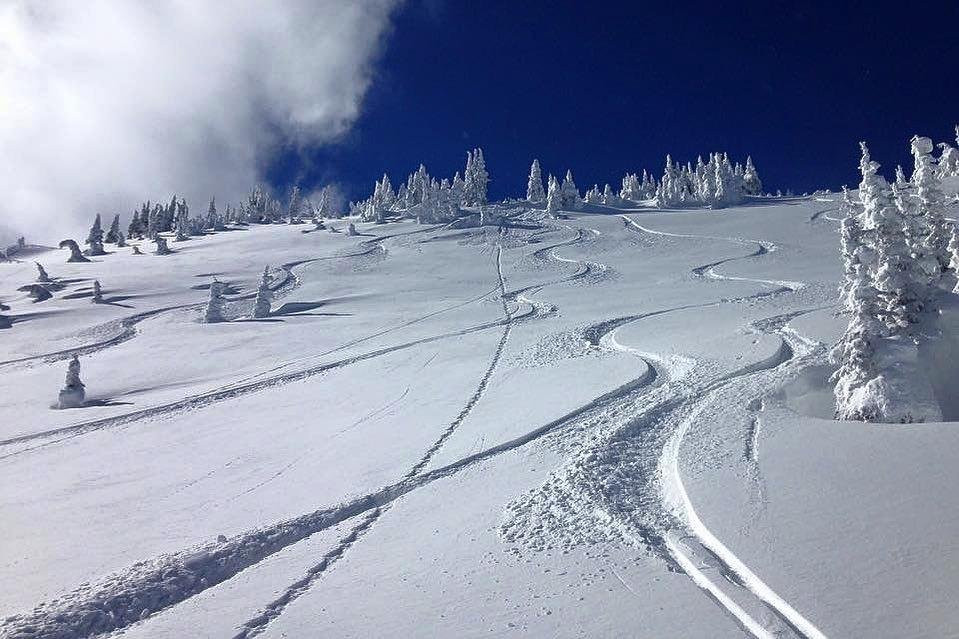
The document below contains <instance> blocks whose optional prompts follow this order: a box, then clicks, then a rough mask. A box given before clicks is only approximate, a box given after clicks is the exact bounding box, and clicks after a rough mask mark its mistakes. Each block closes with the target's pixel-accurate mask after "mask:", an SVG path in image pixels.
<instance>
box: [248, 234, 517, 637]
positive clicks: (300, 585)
mask: <svg viewBox="0 0 959 639" xmlns="http://www.w3.org/2000/svg"><path fill="white" fill-rule="evenodd" d="M502 256H503V249H502V246H498V247H497V249H496V273H497V278H498V280H499V290H500V301H501V303H502V306H503V318H504V321H505V324H504V328H503V334H502V336H501V337H500V339H499V342H498V343H497V345H496V349H495V351H494V352H493V357H492V359H491V360H490V363H489V366H488V367H487V369H486V371H485V372H484V374H483V376H482V378H481V379H480V382H479V385H478V386H477V388H476V391H475V392H474V393H473V395H471V396H470V398H469V399H468V400H467V402H466V405H465V406H464V407H463V410H462V411H460V413H459V414H458V415H457V416H456V418H455V419H454V420H453V421H452V422H451V423H450V425H449V426H448V427H447V428H446V429H445V430H444V431H443V432H442V433H441V434H440V436H439V437H438V438H437V440H436V441H435V442H434V443H433V445H432V446H430V447H429V448H428V449H427V450H426V453H424V455H423V456H422V457H421V458H420V459H419V460H418V461H417V462H416V463H415V464H413V466H412V467H411V468H410V470H409V471H408V472H407V473H406V474H405V475H403V480H410V479H413V478H414V477H416V476H417V475H419V474H420V473H421V472H422V471H423V469H425V468H426V467H427V466H428V465H429V463H430V461H431V460H432V459H433V457H434V456H435V455H436V453H437V452H438V451H439V450H440V449H441V448H442V447H443V445H444V444H445V443H446V441H447V440H448V439H449V438H450V437H451V436H452V435H453V433H454V432H455V431H456V429H457V428H458V427H459V426H460V425H461V424H462V423H463V422H464V421H465V420H466V418H467V417H468V416H469V414H470V413H471V412H472V411H473V408H474V407H475V406H476V404H477V403H478V402H479V401H480V399H481V398H482V397H483V394H484V393H485V391H486V387H487V385H488V384H489V381H490V379H491V378H492V376H493V373H494V371H495V370H496V367H497V365H498V364H499V361H500V359H501V358H502V355H503V351H504V350H505V348H506V343H507V341H508V340H509V335H510V332H511V330H512V328H513V324H512V321H511V319H512V318H511V313H510V309H509V306H508V304H507V301H506V280H505V279H504V277H503V261H502ZM388 509H389V505H386V506H383V507H380V508H375V509H373V511H372V512H370V513H369V514H368V515H367V516H366V517H364V518H363V519H362V520H361V521H360V522H359V523H358V524H356V525H355V526H354V527H353V528H352V530H350V532H349V534H347V535H346V537H344V538H343V539H341V540H340V542H339V543H338V544H337V545H336V546H335V547H334V548H333V549H332V550H331V551H330V552H328V553H327V554H326V555H325V556H324V557H323V560H322V561H321V562H320V563H319V564H317V565H315V566H313V567H312V568H310V569H309V571H307V574H306V575H305V576H304V577H303V578H302V579H300V580H298V581H297V582H295V583H294V584H292V585H291V586H289V587H288V588H287V589H286V590H285V591H284V592H283V594H282V595H281V596H280V597H278V598H277V599H275V600H273V601H272V602H270V603H269V604H268V605H267V606H266V607H265V608H264V609H263V610H262V611H261V612H259V613H258V614H257V615H256V616H255V617H253V618H252V619H250V620H249V621H247V622H246V623H244V624H242V629H241V630H240V632H239V633H237V634H236V635H235V636H234V639H249V638H250V637H255V636H257V635H259V634H260V633H262V632H263V631H264V630H266V627H267V625H269V623H270V622H271V621H273V620H274V619H275V618H277V617H278V616H280V615H281V614H282V613H283V611H284V610H285V609H286V607H287V606H288V605H289V604H291V603H292V602H293V601H295V600H296V599H298V598H299V597H300V596H301V595H303V594H305V593H306V592H307V591H308V590H309V589H310V586H312V585H313V583H314V582H315V581H316V580H317V579H319V578H320V577H321V576H322V575H323V573H324V572H326V570H328V569H329V568H330V567H331V566H332V565H333V564H335V563H336V562H337V561H338V560H339V559H341V558H342V557H343V556H344V555H345V554H346V552H347V550H349V549H350V548H351V547H352V546H353V544H354V543H355V542H356V541H357V540H358V539H359V538H360V537H361V536H362V535H363V534H365V533H366V532H367V531H368V530H369V529H370V528H371V527H372V526H373V525H374V524H376V522H377V521H379V519H380V517H381V516H382V515H383V514H384V513H385V512H386V511H387V510H388Z"/></svg>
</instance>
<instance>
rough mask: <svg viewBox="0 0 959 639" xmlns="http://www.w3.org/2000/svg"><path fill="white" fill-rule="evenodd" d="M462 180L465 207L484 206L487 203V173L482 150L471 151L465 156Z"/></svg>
mask: <svg viewBox="0 0 959 639" xmlns="http://www.w3.org/2000/svg"><path fill="white" fill-rule="evenodd" d="M463 180H464V182H465V184H464V188H463V199H464V201H465V204H466V206H483V205H485V204H486V203H487V185H488V184H489V173H488V172H487V170H486V160H485V159H484V157H483V149H480V148H477V149H473V152H472V153H468V154H467V158H466V174H465V175H464V176H463Z"/></svg>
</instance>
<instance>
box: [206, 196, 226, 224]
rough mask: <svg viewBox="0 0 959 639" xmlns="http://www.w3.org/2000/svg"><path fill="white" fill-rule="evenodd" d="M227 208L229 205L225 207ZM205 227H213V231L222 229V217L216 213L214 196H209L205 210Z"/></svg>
mask: <svg viewBox="0 0 959 639" xmlns="http://www.w3.org/2000/svg"><path fill="white" fill-rule="evenodd" d="M227 208H229V207H227ZM205 226H206V228H208V229H213V230H214V231H223V230H225V228H226V227H225V226H223V217H222V216H221V215H220V214H219V213H217V210H216V198H215V197H212V198H210V206H209V207H207V210H206V225H205Z"/></svg>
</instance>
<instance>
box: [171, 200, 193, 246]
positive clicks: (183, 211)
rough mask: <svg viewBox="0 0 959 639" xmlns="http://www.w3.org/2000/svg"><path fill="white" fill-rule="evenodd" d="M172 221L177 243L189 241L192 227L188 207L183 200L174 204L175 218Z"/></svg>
mask: <svg viewBox="0 0 959 639" xmlns="http://www.w3.org/2000/svg"><path fill="white" fill-rule="evenodd" d="M174 201H175V198H174ZM174 219H175V226H176V229H175V230H176V240H177V242H182V241H183V240H188V239H190V236H191V235H193V225H192V224H191V223H190V207H189V206H187V203H186V200H185V199H183V200H180V201H179V202H176V217H175V218H174Z"/></svg>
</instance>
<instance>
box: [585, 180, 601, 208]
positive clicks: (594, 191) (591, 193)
mask: <svg viewBox="0 0 959 639" xmlns="http://www.w3.org/2000/svg"><path fill="white" fill-rule="evenodd" d="M583 199H584V200H585V201H586V202H588V203H589V204H602V203H603V193H602V191H600V190H599V185H598V184H594V185H593V186H592V188H590V189H589V190H587V191H586V196H585V197H584V198H583Z"/></svg>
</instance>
